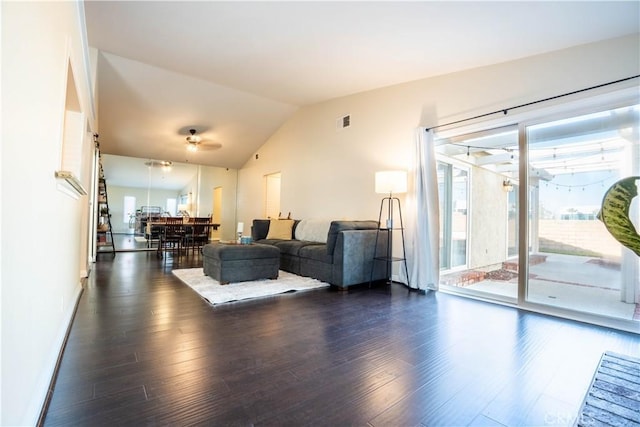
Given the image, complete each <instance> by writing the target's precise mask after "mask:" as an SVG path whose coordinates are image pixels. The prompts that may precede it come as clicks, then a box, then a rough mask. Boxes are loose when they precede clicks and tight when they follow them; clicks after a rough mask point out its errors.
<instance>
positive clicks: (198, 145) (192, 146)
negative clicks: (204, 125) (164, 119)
mask: <svg viewBox="0 0 640 427" xmlns="http://www.w3.org/2000/svg"><path fill="white" fill-rule="evenodd" d="M189 134H190V135H189V136H187V150H188V151H191V152H193V153H195V152H196V151H198V150H200V149H203V150H217V149H218V148H220V147H222V144H219V143H207V142H206V141H204V140H203V139H202V138H201V137H200V136H199V135H196V130H195V129H189Z"/></svg>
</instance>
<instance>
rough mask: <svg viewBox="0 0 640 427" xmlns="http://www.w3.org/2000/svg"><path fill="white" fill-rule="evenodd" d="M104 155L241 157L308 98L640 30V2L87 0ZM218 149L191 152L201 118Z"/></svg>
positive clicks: (222, 161)
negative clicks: (191, 134) (188, 141)
mask: <svg viewBox="0 0 640 427" xmlns="http://www.w3.org/2000/svg"><path fill="white" fill-rule="evenodd" d="M85 14H86V21H87V32H88V38H89V45H90V46H92V47H95V48H97V49H99V50H100V55H99V62H98V90H99V95H98V99H99V127H100V129H99V130H100V131H99V133H100V138H99V140H100V145H101V149H102V152H103V153H109V154H117V155H125V156H134V157H141V158H153V159H159V160H172V161H181V162H185V161H187V162H190V163H198V164H206V165H213V166H223V167H232V168H237V167H241V166H242V165H243V164H244V163H245V162H246V161H247V160H248V159H249V157H250V156H251V155H252V153H253V152H255V151H256V150H257V149H258V148H259V147H260V146H261V145H262V144H263V143H264V142H265V141H266V140H267V139H268V138H269V137H270V136H271V135H272V134H273V133H274V132H275V131H276V130H277V129H278V128H279V127H280V126H281V125H282V124H283V123H284V122H285V121H286V120H287V119H288V118H289V117H290V116H291V115H292V114H293V113H294V112H295V111H296V110H297V109H298V108H299V107H300V106H304V105H308V104H313V103H317V102H321V101H324V100H327V99H331V98H335V97H340V96H345V95H349V94H353V93H357V92H362V91H366V90H370V89H375V88H379V87H383V86H388V85H393V84H397V83H401V82H406V81H411V80H416V79H421V78H426V77H430V76H434V75H439V74H445V73H450V72H454V71H460V70H463V69H468V68H473V67H479V66H483V65H489V64H493V63H498V62H504V61H509V60H514V59H517V58H521V57H526V56H531V55H535V54H540V53H544V52H548V51H553V50H558V49H563V48H567V47H570V46H575V45H579V44H585V43H591V42H595V41H598V40H604V39H609V38H614V37H619V36H623V35H626V34H631V33H638V32H639V31H640V22H639V21H640V2H637V1H619V2H610V1H604V2H598V1H587V2H574V1H566V2H565V1H554V2H541V1H518V2H483V1H474V2H399V1H389V2H369V1H355V2H339V1H323V2H314V1H300V2H269V1H260V2H245V1H233V2H218V1H215V2H214V1H199V2H184V1H117V2H114V1H104V2H103V1H86V2H85ZM191 127H193V128H195V129H197V130H198V133H201V134H202V136H203V138H204V139H205V140H206V141H208V142H209V143H210V144H220V145H221V147H220V148H217V149H213V147H212V146H210V148H211V149H209V150H201V151H199V152H198V153H195V154H187V151H186V150H185V147H184V142H185V138H186V136H187V135H188V129H189V128H191Z"/></svg>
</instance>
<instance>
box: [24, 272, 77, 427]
mask: <svg viewBox="0 0 640 427" xmlns="http://www.w3.org/2000/svg"><path fill="white" fill-rule="evenodd" d="M87 280H88V277H83V278H82V279H81V281H80V291H79V292H78V293H77V296H76V301H75V304H74V305H73V310H72V311H71V315H70V316H69V320H68V322H67V328H66V330H65V333H64V336H63V338H62V343H61V345H60V350H59V351H58V357H57V358H56V363H55V365H54V367H53V374H52V375H51V380H50V381H49V386H48V387H47V390H46V395H45V398H44V402H43V403H42V407H41V409H40V414H39V415H38V422H37V423H36V426H38V427H41V426H43V425H44V418H45V416H46V414H47V410H48V409H49V403H51V396H52V395H53V389H54V387H55V385H56V380H57V379H58V371H59V369H60V362H61V361H62V355H63V354H64V350H65V348H66V347H67V341H68V340H69V334H70V333H71V327H72V326H73V320H74V319H75V317H76V312H77V311H78V305H79V303H80V297H81V296H82V293H83V292H84V288H85V286H86V284H87Z"/></svg>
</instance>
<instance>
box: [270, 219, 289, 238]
mask: <svg viewBox="0 0 640 427" xmlns="http://www.w3.org/2000/svg"><path fill="white" fill-rule="evenodd" d="M292 231H293V220H292V219H272V220H271V221H270V222H269V232H268V233H267V239H281V240H291V235H292Z"/></svg>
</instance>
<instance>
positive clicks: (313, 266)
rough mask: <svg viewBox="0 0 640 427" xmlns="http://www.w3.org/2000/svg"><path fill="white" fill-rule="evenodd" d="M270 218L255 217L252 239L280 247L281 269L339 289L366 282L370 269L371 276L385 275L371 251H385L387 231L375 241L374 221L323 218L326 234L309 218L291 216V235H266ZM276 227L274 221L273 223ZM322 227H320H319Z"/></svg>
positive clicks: (379, 276)
mask: <svg viewBox="0 0 640 427" xmlns="http://www.w3.org/2000/svg"><path fill="white" fill-rule="evenodd" d="M271 221H286V220H268V219H256V220H254V221H253V224H252V227H251V237H252V239H253V241H254V242H255V243H261V244H268V245H273V246H276V247H277V248H278V249H279V250H280V269H281V270H284V271H288V272H290V273H294V274H297V275H300V276H306V277H312V278H314V279H318V280H322V281H323V282H327V283H329V284H331V285H333V286H336V287H338V288H341V289H346V288H347V287H348V286H351V285H356V284H359V283H368V282H369V280H370V278H371V273H372V271H371V269H372V267H373V268H374V270H373V280H374V281H377V280H384V279H386V278H387V271H386V264H385V263H384V262H380V261H376V262H375V263H374V259H373V258H374V253H375V254H378V255H380V254H384V253H385V251H386V247H387V246H386V245H387V233H386V231H380V234H379V235H378V242H377V244H378V249H377V251H374V249H375V248H374V246H375V244H376V232H377V229H378V223H377V221H330V222H329V221H326V223H327V227H326V228H328V230H327V233H326V237H325V236H322V234H324V233H323V232H322V231H320V233H319V234H320V236H318V228H317V227H316V230H315V236H313V233H309V232H307V233H302V228H305V230H309V229H310V227H311V224H310V222H305V220H302V221H300V220H291V221H292V223H293V225H292V229H291V235H290V236H289V235H288V234H287V235H285V236H282V235H281V236H278V238H269V237H270V236H269V228H270V225H271ZM276 225H278V224H276ZM274 228H275V225H274ZM320 230H322V228H320Z"/></svg>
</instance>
